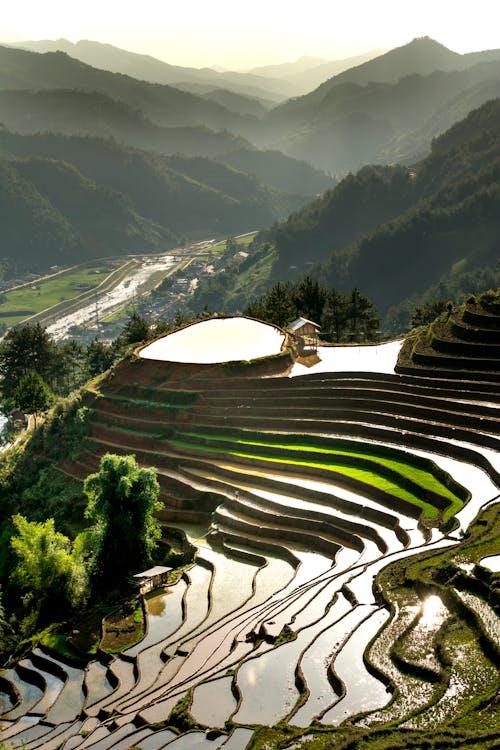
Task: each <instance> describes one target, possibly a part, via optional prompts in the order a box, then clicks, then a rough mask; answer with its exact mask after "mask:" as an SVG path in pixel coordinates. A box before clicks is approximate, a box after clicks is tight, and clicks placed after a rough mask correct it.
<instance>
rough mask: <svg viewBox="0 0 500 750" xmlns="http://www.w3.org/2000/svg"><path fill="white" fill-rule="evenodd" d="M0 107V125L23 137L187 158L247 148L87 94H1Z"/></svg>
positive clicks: (222, 134)
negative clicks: (114, 143)
mask: <svg viewBox="0 0 500 750" xmlns="http://www.w3.org/2000/svg"><path fill="white" fill-rule="evenodd" d="M0 107H1V112H2V115H1V117H2V122H3V124H4V126H5V127H7V128H8V129H9V130H15V131H17V132H19V133H25V134H28V133H41V132H55V133H64V134H68V135H72V134H79V135H92V136H99V137H103V138H115V139H116V140H118V141H120V142H122V143H127V144H128V145H130V146H134V147H137V148H143V149H152V150H155V151H160V152H162V153H165V154H175V153H185V154H189V155H192V156H194V155H197V156H214V155H215V154H218V153H220V152H221V151H225V150H232V149H234V148H242V147H249V145H250V144H249V143H248V141H246V140H245V139H243V138H241V137H236V136H234V135H232V134H231V133H230V132H229V131H227V130H220V131H217V132H215V131H214V130H210V129H209V128H206V127H203V126H197V127H162V126H160V125H156V124H154V123H153V122H151V120H148V119H147V118H145V117H144V115H142V113H141V112H140V111H138V110H136V109H134V108H132V107H131V106H130V105H127V104H124V103H123V102H118V101H115V100H114V99H111V98H110V97H109V96H107V95H106V94H101V93H96V92H90V91H88V92H87V91H80V90H75V89H57V90H42V91H29V90H26V89H24V90H10V91H9V90H3V91H2V90H0Z"/></svg>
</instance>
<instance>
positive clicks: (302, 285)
mask: <svg viewBox="0 0 500 750" xmlns="http://www.w3.org/2000/svg"><path fill="white" fill-rule="evenodd" d="M294 297H295V304H296V306H297V313H298V314H299V315H302V316H304V317H305V318H309V320H313V321H314V322H315V323H319V322H320V320H321V316H322V315H323V308H324V306H325V302H326V298H327V292H326V289H325V288H324V287H323V286H321V284H320V283H319V282H318V281H316V280H315V279H311V277H310V276H305V277H304V278H303V279H302V280H301V281H300V282H299V283H298V284H297V285H296V286H295V289H294Z"/></svg>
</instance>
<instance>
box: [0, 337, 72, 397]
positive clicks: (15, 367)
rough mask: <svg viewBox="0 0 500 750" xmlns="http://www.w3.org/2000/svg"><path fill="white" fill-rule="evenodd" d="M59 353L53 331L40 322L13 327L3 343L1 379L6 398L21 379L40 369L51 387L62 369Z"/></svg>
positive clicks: (40, 372) (0, 368) (0, 364)
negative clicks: (49, 330) (51, 336)
mask: <svg viewBox="0 0 500 750" xmlns="http://www.w3.org/2000/svg"><path fill="white" fill-rule="evenodd" d="M58 360H59V357H58V352H57V347H56V345H55V343H54V342H53V341H52V339H51V338H50V336H49V334H48V333H47V331H46V330H45V328H42V326H41V325H40V324H39V323H37V324H36V325H25V326H20V327H19V328H11V329H10V331H8V332H7V334H6V336H5V338H4V340H3V341H2V343H1V344H0V378H1V388H2V394H3V396H4V398H12V397H13V395H14V392H15V390H16V388H17V386H18V384H19V381H20V380H21V378H22V377H23V375H26V373H28V372H30V371H34V372H37V373H38V374H39V375H40V376H41V377H42V378H43V379H44V380H45V381H46V382H47V383H49V384H50V385H51V386H52V384H53V381H54V377H55V374H56V372H57V369H58Z"/></svg>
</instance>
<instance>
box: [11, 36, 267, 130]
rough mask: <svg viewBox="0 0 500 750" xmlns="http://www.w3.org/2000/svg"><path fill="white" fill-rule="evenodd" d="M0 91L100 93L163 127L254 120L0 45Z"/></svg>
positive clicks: (59, 56) (51, 55)
mask: <svg viewBox="0 0 500 750" xmlns="http://www.w3.org/2000/svg"><path fill="white" fill-rule="evenodd" d="M0 89H29V90H30V91H34V90H39V91H40V90H48V89H78V90H80V91H86V92H92V93H95V92H100V93H103V94H106V95H107V96H108V97H110V98H112V99H114V100H118V101H120V102H123V103H125V104H128V105H129V106H130V107H132V108H134V109H137V110H140V111H141V112H142V114H143V115H144V117H146V118H148V119H150V120H151V121H152V122H154V123H155V124H157V125H163V126H167V127H185V126H195V127H197V126H200V125H203V126H205V127H209V128H212V129H215V130H220V129H223V128H226V129H229V130H231V131H232V132H234V133H236V134H242V133H243V131H250V130H251V129H252V127H253V125H254V123H253V119H254V118H250V117H244V116H242V115H239V114H238V113H235V112H230V111H229V110H228V109H226V108H225V107H223V106H222V105H220V104H218V103H217V102H215V101H209V100H207V99H204V98H202V97H199V96H196V95H195V94H190V93H188V92H186V91H181V90H180V89H176V88H173V87H172V86H161V85H158V84H153V83H148V82H146V81H139V80H136V79H135V78H131V77H130V76H127V75H122V74H118V73H110V72H107V71H105V70H98V69H97V68H93V67H91V66H89V65H85V64H84V63H82V62H80V61H78V60H75V59H73V58H71V57H69V56H68V55H67V54H65V53H64V52H48V53H45V54H39V53H35V52H27V51H25V50H19V49H14V48H9V47H2V46H0Z"/></svg>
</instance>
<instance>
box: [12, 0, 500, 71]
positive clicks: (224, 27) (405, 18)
mask: <svg viewBox="0 0 500 750" xmlns="http://www.w3.org/2000/svg"><path fill="white" fill-rule="evenodd" d="M2 6H3V7H2V11H1V22H0V42H10V41H19V40H22V39H58V38H60V37H65V38H66V39H70V40H71V41H73V42H75V41H78V39H93V40H96V41H99V42H108V43H109V44H113V45H115V46H118V47H123V48H124V49H129V50H132V51H134V52H143V53H146V54H150V55H153V56H154V57H159V58H160V59H162V60H165V61H167V62H170V63H173V64H177V65H190V66H193V67H202V66H204V65H222V66H225V67H227V68H232V69H243V68H249V67H252V66H254V65H264V64H269V63H275V62H286V61H292V60H295V59H297V58H298V57H301V56H302V55H313V56H316V57H324V58H327V59H339V58H343V57H349V56H350V55H355V54H358V53H361V52H366V51H367V50H370V49H375V48H376V49H382V48H390V47H396V46H399V45H401V44H405V43H407V42H409V41H411V39H413V38H414V37H415V36H424V35H428V36H431V37H433V38H434V39H437V40H438V41H440V42H442V43H443V44H445V45H446V46H447V47H449V48H450V49H453V50H455V51H457V52H468V51H472V50H480V49H492V48H498V47H500V0H475V1H474V2H471V1H470V0H469V1H468V2H464V1H463V0H412V1H411V2H408V1H407V0H134V1H132V0H72V1H69V0H26V2H23V0H19V1H18V2H12V0H11V1H10V2H9V0H7V2H4V3H2Z"/></svg>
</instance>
